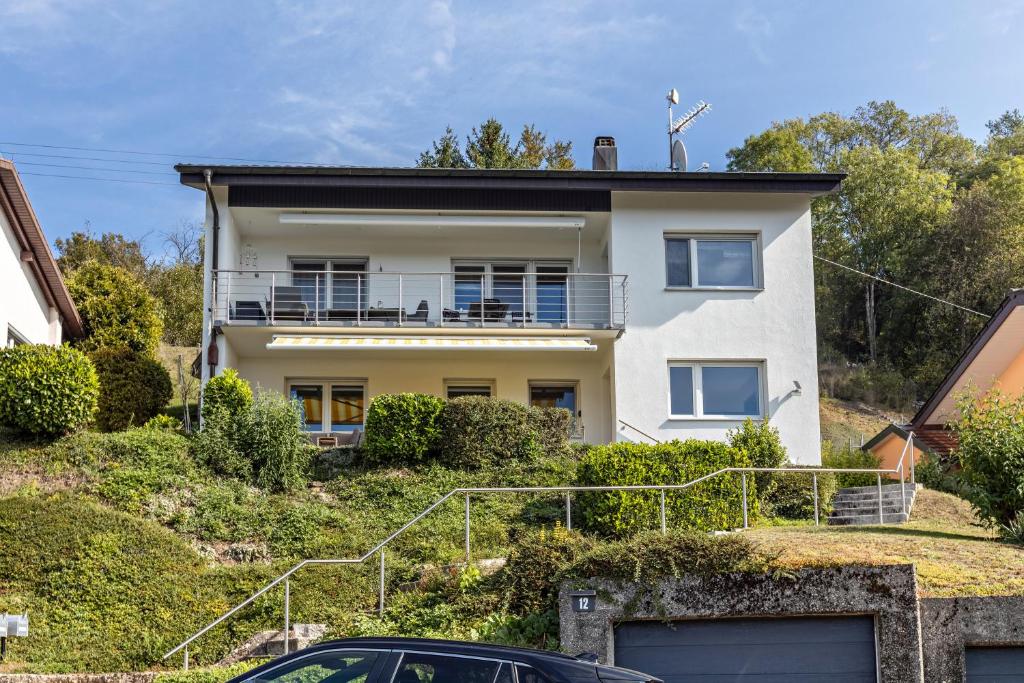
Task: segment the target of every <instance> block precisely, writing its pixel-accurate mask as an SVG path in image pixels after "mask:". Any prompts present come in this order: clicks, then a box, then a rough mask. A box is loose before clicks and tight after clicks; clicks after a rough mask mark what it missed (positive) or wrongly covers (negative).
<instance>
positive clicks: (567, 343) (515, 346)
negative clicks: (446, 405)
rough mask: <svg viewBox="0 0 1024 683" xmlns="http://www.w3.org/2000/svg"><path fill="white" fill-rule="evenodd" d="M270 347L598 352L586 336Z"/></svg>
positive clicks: (286, 340) (279, 345) (304, 340)
mask: <svg viewBox="0 0 1024 683" xmlns="http://www.w3.org/2000/svg"><path fill="white" fill-rule="evenodd" d="M267 348H268V349H270V350H272V351H276V350H281V349H294V350H301V349H324V350H329V349H350V350H360V349H372V350H377V349H396V350H405V351H410V350H417V349H422V350H426V351H451V350H466V351H595V350H597V347H596V346H594V345H593V344H591V343H590V339H588V338H585V337H547V338H537V337H441V336H438V337H391V336H387V337H357V336H347V337H346V336H327V335H323V336H315V337H306V336H299V335H274V338H273V339H272V340H271V342H270V343H269V344H267Z"/></svg>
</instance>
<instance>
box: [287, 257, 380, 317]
mask: <svg viewBox="0 0 1024 683" xmlns="http://www.w3.org/2000/svg"><path fill="white" fill-rule="evenodd" d="M310 264H318V265H321V266H323V267H322V268H321V269H320V272H322V273H323V274H324V297H325V299H326V300H325V301H321V302H320V307H319V310H327V309H328V308H334V305H333V304H334V266H335V265H357V264H359V265H362V266H363V270H361V271H358V270H356V271H352V274H353V275H357V276H362V278H361V280H362V283H363V284H362V291H360V292H359V296H358V297H357V304H359V308H360V310H365V308H364V306H365V307H367V308H368V307H369V305H370V295H369V289H370V278H369V275H370V258H369V257H368V256H289V257H288V269H289V275H290V279H291V282H290V283H289V284H294V282H295V274H296V273H297V272H303V271H299V270H298V269H297V268H296V267H295V266H296V265H310ZM305 272H317V271H305ZM278 284H280V283H278Z"/></svg>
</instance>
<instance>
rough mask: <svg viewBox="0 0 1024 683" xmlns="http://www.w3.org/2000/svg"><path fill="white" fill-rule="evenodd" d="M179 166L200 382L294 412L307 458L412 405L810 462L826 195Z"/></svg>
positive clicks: (794, 180) (652, 177)
mask: <svg viewBox="0 0 1024 683" xmlns="http://www.w3.org/2000/svg"><path fill="white" fill-rule="evenodd" d="M607 141H608V140H607V139H603V140H602V142H605V143H606V142H607ZM596 156H597V155H595V157H596ZM176 168H177V170H178V171H179V172H180V174H181V182H182V183H183V184H185V185H189V186H191V187H194V188H196V189H198V190H202V191H204V192H206V195H207V220H206V248H207V252H206V258H205V263H206V273H205V299H204V308H205V310H204V328H203V329H204V344H203V348H204V350H205V354H206V355H205V357H204V359H203V361H204V362H203V371H202V375H203V379H204V380H205V379H207V378H209V376H210V375H211V374H215V373H217V372H219V371H220V370H221V369H223V368H225V367H234V368H237V370H238V372H239V373H240V375H241V376H242V377H244V378H246V379H248V380H249V381H250V382H251V383H252V384H253V385H259V386H262V387H267V388H272V389H276V390H280V391H283V392H286V393H288V394H290V395H291V396H293V397H295V398H297V399H299V400H300V401H301V402H302V403H303V405H304V406H305V412H306V415H305V417H306V424H307V428H308V429H309V430H310V431H311V432H313V433H316V434H318V435H324V436H326V437H328V438H327V439H325V440H324V441H322V443H329V442H330V440H331V439H332V438H337V439H339V441H340V442H346V441H349V440H350V439H351V434H352V433H353V432H358V431H359V430H361V429H362V425H363V420H364V416H365V409H366V406H367V403H368V401H369V400H370V399H371V398H372V397H373V396H375V395H378V394H382V393H395V392H407V391H411V392H425V393H430V394H435V395H439V396H448V397H453V396H464V395H469V394H483V395H488V396H496V397H500V398H506V399H512V400H515V401H521V402H523V403H529V404H533V405H540V406H561V407H565V408H568V409H569V410H570V411H572V413H573V414H574V415H575V416H576V425H575V432H576V436H577V438H581V439H583V440H585V441H587V442H591V443H602V442H609V441H614V440H634V441H648V440H651V439H658V440H666V439H673V438H689V437H696V438H710V439H722V438H724V437H725V434H726V432H727V431H728V430H729V429H730V428H734V427H736V426H737V425H739V424H741V422H742V420H743V419H744V418H745V417H748V416H749V417H752V418H754V419H756V420H760V419H762V418H765V417H770V418H771V420H772V423H773V424H774V425H776V426H777V427H778V428H779V430H780V431H781V434H782V439H783V441H784V443H785V445H786V446H787V447H788V448H789V451H790V454H791V456H792V457H793V458H794V459H795V460H796V461H799V462H803V463H816V462H818V461H819V457H820V454H819V428H818V382H817V363H816V351H815V328H814V284H813V277H812V273H813V262H812V254H811V212H810V202H811V198H812V197H815V196H818V195H821V194H824V193H828V192H832V191H833V190H835V189H836V188H837V187H838V185H839V182H840V181H841V179H842V176H840V175H820V174H784V173H783V174H779V173H670V172H624V171H616V170H600V171H530V170H450V169H416V168H320V167H312V168H299V167H281V166H273V167H263V166H206V165H191V164H183V165H179V166H177V167H176Z"/></svg>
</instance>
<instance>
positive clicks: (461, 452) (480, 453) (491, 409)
mask: <svg viewBox="0 0 1024 683" xmlns="http://www.w3.org/2000/svg"><path fill="white" fill-rule="evenodd" d="M570 420H571V416H570V415H569V411H567V410H564V409H561V408H534V407H531V406H526V405H523V404H522V403H517V402H515V401H505V400H502V399H495V398H485V397H481V396H462V397H459V398H455V399H452V400H451V401H448V402H447V403H445V406H444V409H443V410H442V411H441V415H440V427H441V457H442V459H443V460H444V462H445V464H446V465H448V466H449V467H463V468H467V469H473V468H479V467H486V466H489V465H493V464H497V463H506V462H508V461H510V460H515V461H520V462H529V461H531V460H535V459H536V458H537V457H539V456H540V455H542V454H544V453H545V452H547V454H548V455H557V454H558V453H561V452H565V451H566V450H567V449H568V448H569V422H570Z"/></svg>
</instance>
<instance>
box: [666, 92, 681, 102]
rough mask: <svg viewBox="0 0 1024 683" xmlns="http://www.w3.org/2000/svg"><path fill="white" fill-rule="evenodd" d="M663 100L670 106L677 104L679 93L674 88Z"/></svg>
mask: <svg viewBox="0 0 1024 683" xmlns="http://www.w3.org/2000/svg"><path fill="white" fill-rule="evenodd" d="M665 99H666V100H668V101H669V102H671V103H672V104H679V91H678V90H676V89H675V88H672V89H671V90H669V91H668V95H666V96H665Z"/></svg>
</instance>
